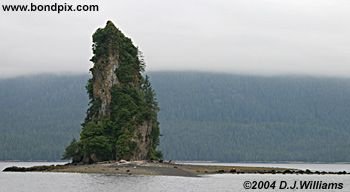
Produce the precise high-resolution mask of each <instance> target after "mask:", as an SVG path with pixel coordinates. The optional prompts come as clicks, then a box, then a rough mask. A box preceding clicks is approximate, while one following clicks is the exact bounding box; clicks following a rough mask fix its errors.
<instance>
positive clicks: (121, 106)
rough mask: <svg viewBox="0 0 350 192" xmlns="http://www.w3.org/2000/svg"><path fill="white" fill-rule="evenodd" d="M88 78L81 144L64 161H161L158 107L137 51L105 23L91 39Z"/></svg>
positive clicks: (68, 151)
mask: <svg viewBox="0 0 350 192" xmlns="http://www.w3.org/2000/svg"><path fill="white" fill-rule="evenodd" d="M93 53H94V56H93V57H92V59H91V61H92V62H93V63H94V66H93V68H92V69H91V70H90V71H91V72H92V78H91V79H90V80H88V84H87V86H86V89H87V92H88V95H89V99H90V106H89V109H88V110H87V115H86V118H85V122H84V123H83V124H82V127H83V128H82V131H81V134H80V141H75V140H74V141H72V143H71V144H70V145H69V146H68V147H67V148H66V151H65V154H64V158H66V159H69V158H72V159H73V161H74V162H84V163H92V162H98V161H106V160H114V159H127V160H141V159H159V158H161V153H160V152H159V151H157V146H158V145H159V123H158V120H157V112H158V111H159V108H158V103H157V101H156V99H155V92H154V90H153V88H152V86H151V84H150V82H149V78H148V77H147V76H143V75H142V72H144V68H145V63H144V61H143V58H142V54H141V52H140V51H139V50H138V48H137V47H135V46H134V45H133V43H132V41H131V40H130V39H129V38H127V37H125V36H124V35H123V33H122V32H121V31H120V30H118V29H117V28H116V27H115V25H114V24H113V23H112V22H111V21H108V22H107V25H106V27H105V28H103V29H98V30H97V31H96V32H95V33H94V35H93Z"/></svg>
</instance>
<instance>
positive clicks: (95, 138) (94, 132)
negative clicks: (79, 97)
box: [80, 120, 113, 161]
mask: <svg viewBox="0 0 350 192" xmlns="http://www.w3.org/2000/svg"><path fill="white" fill-rule="evenodd" d="M108 125H109V124H108V121H106V120H105V121H99V122H93V121H90V122H88V123H86V124H85V126H84V127H83V130H82V132H81V135H80V140H81V145H82V152H83V153H84V154H90V155H91V154H94V155H95V156H96V157H97V158H98V159H99V160H101V161H104V160H109V159H111V158H113V153H112V144H111V142H110V140H111V138H109V137H108V136H106V134H105V133H106V131H108V129H109V128H108Z"/></svg>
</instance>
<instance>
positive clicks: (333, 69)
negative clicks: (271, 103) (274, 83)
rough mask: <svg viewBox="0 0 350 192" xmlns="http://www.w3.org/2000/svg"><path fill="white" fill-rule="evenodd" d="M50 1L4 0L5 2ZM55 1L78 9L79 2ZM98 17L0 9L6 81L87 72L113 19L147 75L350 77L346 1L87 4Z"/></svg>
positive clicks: (0, 68)
mask: <svg viewBox="0 0 350 192" xmlns="http://www.w3.org/2000/svg"><path fill="white" fill-rule="evenodd" d="M30 2H34V3H38V4H40V2H45V4H49V3H50V1H35V0H30V1H25V0H22V1H18V0H17V1H16V0H11V1H10V0H1V2H0V4H7V3H10V4H25V3H30ZM52 2H58V3H60V2H61V3H65V2H67V3H71V4H73V5H77V4H79V1H70V0H65V1H61V0H56V1H52ZM81 2H85V3H86V2H89V3H91V4H98V5H99V6H100V11H99V12H95V13H94V12H87V13H78V12H68V13H67V12H66V13H61V14H57V13H54V12H49V13H33V12H31V13H29V12H26V13H19V12H7V13H5V12H3V11H2V9H1V10H0V21H1V25H0V34H1V35H0V38H1V41H0V52H1V57H0V77H9V76H15V75H22V74H32V73H44V72H45V73H47V72H59V73H61V72H62V73H63V72H69V73H88V69H89V68H90V67H91V63H90V62H89V59H90V57H91V54H92V53H91V35H92V34H93V32H94V31H95V30H96V29H97V28H98V27H103V26H104V25H105V23H106V21H107V20H112V21H113V22H114V23H115V24H116V26H117V27H118V28H120V29H121V30H122V31H123V32H124V33H125V35H127V36H129V37H131V38H132V40H133V42H134V43H135V44H136V45H138V46H139V48H140V49H141V50H142V51H143V52H144V56H145V59H146V64H147V70H148V71H155V70H200V71H222V72H232V73H250V74H307V75H327V76H346V77H350V37H349V36H350V1H348V0H215V1H214V0H176V1H174V0H172V1H170V0H123V1H122V0H114V1H112V0H110V1H107V0H105V1H103V2H102V1H93V0H90V1H81Z"/></svg>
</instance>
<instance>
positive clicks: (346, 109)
mask: <svg viewBox="0 0 350 192" xmlns="http://www.w3.org/2000/svg"><path fill="white" fill-rule="evenodd" d="M149 76H150V77H151V81H152V85H153V87H154V89H155V90H156V93H157V98H158V103H159V105H160V108H161V111H160V113H159V118H160V123H161V124H160V127H161V133H162V135H163V136H162V137H161V149H162V151H163V154H164V157H165V158H166V159H175V160H217V161H225V162H233V161H322V162H334V161H350V153H349V152H350V140H349V138H350V79H340V78H339V79H337V78H315V77H297V76H295V77H286V76H279V77H259V76H248V75H229V74H215V73H196V72H152V73H149ZM88 78H89V77H88V75H76V76H52V75H51V76H50V75H39V76H31V77H19V78H13V79H6V80H0V131H1V134H0V160H58V159H60V158H61V155H62V153H63V150H64V148H65V146H66V145H67V144H68V143H69V142H70V140H71V139H72V138H73V137H78V135H79V131H80V123H81V122H82V121H83V119H84V116H85V114H84V112H85V111H86V109H87V107H88V99H87V94H86V90H85V85H86V82H87V79H88Z"/></svg>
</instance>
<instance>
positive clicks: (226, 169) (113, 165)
mask: <svg viewBox="0 0 350 192" xmlns="http://www.w3.org/2000/svg"><path fill="white" fill-rule="evenodd" d="M3 172H63V173H97V174H117V175H157V176H184V177H198V176H200V175H207V174H309V175H311V174H314V175H330V174H332V175H346V174H350V173H347V172H345V171H341V172H325V171H310V170H308V169H306V170H297V169H286V168H271V167H243V166H216V165H215V166H214V165H189V164H176V163H171V162H148V161H132V162H128V161H118V162H101V163H96V164H89V165H79V164H65V165H50V166H34V167H15V166H14V167H8V168H5V169H4V170H3Z"/></svg>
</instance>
